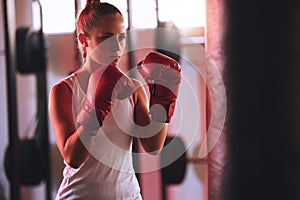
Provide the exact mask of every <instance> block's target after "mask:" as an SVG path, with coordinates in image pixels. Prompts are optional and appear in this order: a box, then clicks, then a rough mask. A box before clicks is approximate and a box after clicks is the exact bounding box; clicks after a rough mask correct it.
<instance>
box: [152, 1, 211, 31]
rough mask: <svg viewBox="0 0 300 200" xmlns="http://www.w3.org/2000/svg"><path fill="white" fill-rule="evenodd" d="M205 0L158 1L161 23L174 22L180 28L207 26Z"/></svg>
mask: <svg viewBox="0 0 300 200" xmlns="http://www.w3.org/2000/svg"><path fill="white" fill-rule="evenodd" d="M205 6H206V5H205V0H184V1H182V0H158V14H159V20H160V21H163V22H165V21H173V22H174V23H175V25H176V26H177V27H179V28H191V27H203V26H205V20H206V18H205V16H206V13H205V10H206V9H205Z"/></svg>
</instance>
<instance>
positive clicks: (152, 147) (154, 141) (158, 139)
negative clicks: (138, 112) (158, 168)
mask: <svg viewBox="0 0 300 200" xmlns="http://www.w3.org/2000/svg"><path fill="white" fill-rule="evenodd" d="M137 131H138V134H139V140H140V142H141V144H142V146H143V148H144V150H145V151H146V152H148V153H151V154H156V153H157V152H159V151H160V150H161V149H162V148H163V145H164V142H165V139H166V136H167V124H166V123H162V122H156V121H151V123H150V124H149V125H148V126H144V127H140V126H139V127H138V128H137Z"/></svg>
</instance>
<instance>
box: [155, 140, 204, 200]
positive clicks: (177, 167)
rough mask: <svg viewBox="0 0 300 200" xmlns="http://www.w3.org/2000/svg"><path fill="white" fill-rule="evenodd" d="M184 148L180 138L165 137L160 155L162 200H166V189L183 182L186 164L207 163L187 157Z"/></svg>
mask: <svg viewBox="0 0 300 200" xmlns="http://www.w3.org/2000/svg"><path fill="white" fill-rule="evenodd" d="M186 150H187V149H186V147H185V144H184V142H183V140H182V139H181V138H180V137H172V136H167V138H166V140H165V143H164V148H163V150H162V151H161V153H160V166H161V180H162V187H163V190H162V195H163V199H164V200H166V199H167V193H166V187H167V185H170V184H181V183H182V182H183V180H184V177H185V174H186V169H187V164H188V163H203V164H205V163H207V159H206V158H202V159H201V158H189V157H187V153H186Z"/></svg>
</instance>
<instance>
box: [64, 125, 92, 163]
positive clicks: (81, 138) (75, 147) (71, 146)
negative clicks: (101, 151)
mask: <svg viewBox="0 0 300 200" xmlns="http://www.w3.org/2000/svg"><path fill="white" fill-rule="evenodd" d="M94 138H95V137H94V136H91V135H90V134H89V133H88V131H87V130H86V129H84V128H83V127H82V126H80V127H79V128H78V129H77V130H76V131H75V132H74V133H73V134H72V135H71V136H70V137H68V139H67V140H66V142H65V144H64V146H63V149H62V154H63V157H64V160H65V161H66V162H67V163H68V164H69V165H70V166H71V167H74V168H78V167H79V166H80V165H81V164H82V163H83V162H84V161H85V160H86V159H87V158H88V157H89V155H90V154H89V151H88V149H89V148H90V147H91V146H92V145H93V141H94Z"/></svg>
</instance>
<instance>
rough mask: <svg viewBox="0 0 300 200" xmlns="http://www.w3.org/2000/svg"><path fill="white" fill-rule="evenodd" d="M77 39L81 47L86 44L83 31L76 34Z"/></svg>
mask: <svg viewBox="0 0 300 200" xmlns="http://www.w3.org/2000/svg"><path fill="white" fill-rule="evenodd" d="M78 40H79V42H80V43H81V45H82V46H83V47H87V46H88V43H87V38H86V35H84V34H83V33H79V34H78Z"/></svg>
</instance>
